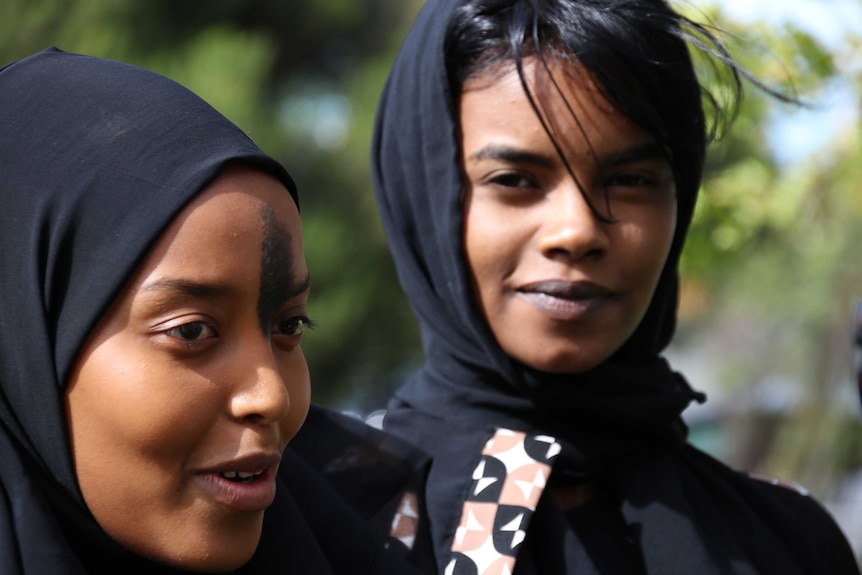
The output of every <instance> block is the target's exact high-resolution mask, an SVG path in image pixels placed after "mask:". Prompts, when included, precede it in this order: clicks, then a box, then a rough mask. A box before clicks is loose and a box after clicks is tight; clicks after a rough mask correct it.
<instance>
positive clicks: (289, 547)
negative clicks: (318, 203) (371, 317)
mask: <svg viewBox="0 0 862 575" xmlns="http://www.w3.org/2000/svg"><path fill="white" fill-rule="evenodd" d="M233 160H235V161H242V162H246V163H249V164H251V165H254V166H256V167H258V168H259V169H261V170H264V171H266V172H268V173H269V174H271V175H273V176H274V177H276V178H277V179H279V180H280V181H281V182H282V183H283V184H284V185H285V187H286V188H287V191H289V193H290V194H291V195H292V196H293V197H294V199H295V198H296V190H295V186H294V184H293V182H292V180H291V178H290V176H289V175H288V174H287V172H286V171H285V170H284V168H283V167H282V166H281V165H280V164H278V163H277V162H275V161H274V160H273V159H271V158H270V157H268V156H267V155H265V154H264V153H263V152H261V151H260V150H259V149H258V148H257V147H256V146H255V145H254V143H253V142H252V141H251V140H250V139H249V138H248V137H247V136H246V135H245V134H244V133H243V132H242V131H241V130H240V129H239V128H237V127H236V126H234V125H233V124H231V123H230V122H229V121H228V120H227V119H225V118H224V117H223V116H222V115H221V114H219V113H218V112H216V111H215V110H214V109H213V108H212V107H210V106H209V105H208V104H206V103H205V102H204V101H202V100H201V99H200V98H198V97H197V96H195V95H194V94H192V93H191V92H189V91H188V90H186V89H185V88H183V87H182V86H180V85H178V84H176V83H175V82H172V81H170V80H168V79H167V78H164V77H162V76H159V75H157V74H154V73H152V72H149V71H146V70H143V69H141V68H137V67H134V66H129V65H126V64H121V63H117V62H111V61H107V60H102V59H98V58H92V57H88V56H82V55H77V54H69V53H65V52H62V51H60V50H56V49H48V50H44V51H42V52H39V53H37V54H34V55H32V56H30V57H28V58H25V59H23V60H20V61H17V62H15V63H12V64H10V65H8V66H6V67H4V68H2V69H0V214H2V225H0V462H2V465H0V573H3V574H19V573H23V574H27V575H33V574H38V575H42V574H49V573H50V574H52V575H66V574H81V573H112V574H113V573H153V574H155V573H168V572H172V571H170V570H168V569H165V568H163V567H161V566H158V565H155V564H153V563H150V562H148V561H146V560H144V559H142V558H140V557H138V556H136V555H133V554H132V553H130V552H128V551H126V550H125V549H124V548H122V547H121V546H119V545H118V544H117V543H116V542H114V541H113V540H112V539H111V538H109V537H108V536H107V535H106V534H105V532H104V531H103V530H102V529H101V528H100V526H99V525H98V523H97V522H96V521H95V520H94V519H93V517H92V515H91V514H90V513H89V510H88V509H87V507H86V505H85V503H84V499H83V497H82V495H81V493H80V489H79V487H78V483H77V480H76V477H75V472H74V466H73V463H72V458H71V451H70V446H69V438H68V434H67V427H66V422H65V417H64V413H63V389H64V387H65V385H66V380H67V377H68V375H69V371H70V369H71V365H72V362H73V360H74V358H75V356H76V354H77V353H78V350H79V348H80V347H81V346H82V344H83V343H84V341H85V339H86V337H87V335H88V334H89V332H90V331H91V329H92V328H93V326H94V325H95V323H96V322H97V321H98V319H99V318H100V317H101V316H102V314H103V313H104V312H105V310H106V309H107V307H108V306H109V304H110V303H111V301H112V300H113V298H114V297H115V295H116V294H117V293H118V292H119V291H120V289H121V288H122V286H123V285H124V284H125V282H126V280H127V279H128V278H129V277H130V276H131V274H132V273H133V271H134V270H135V268H136V267H137V264H138V262H139V261H140V260H141V259H142V258H143V257H144V255H145V254H146V253H147V250H148V248H149V246H150V245H151V244H152V243H153V242H154V241H155V240H156V238H157V237H158V236H159V234H160V233H161V231H162V230H163V229H164V228H165V227H166V226H167V225H168V223H169V222H170V221H171V219H172V218H173V217H174V215H175V214H177V213H178V212H179V211H181V210H182V208H183V207H184V205H185V204H186V203H187V202H188V201H189V200H190V199H191V198H192V197H194V196H195V194H197V193H198V192H200V191H201V190H202V189H204V188H205V187H206V186H207V184H208V183H210V182H211V181H212V180H213V179H214V178H215V177H216V176H217V175H218V173H219V172H220V170H221V168H222V166H223V165H224V164H225V163H226V162H228V161H233ZM286 193H288V192H286ZM281 467H282V469H281V471H280V473H281V476H280V477H279V478H278V489H277V496H276V499H275V502H274V503H273V505H272V507H271V508H269V509H268V510H267V511H266V513H265V518H264V527H263V535H262V540H261V543H260V546H259V548H258V552H257V553H256V555H255V556H254V557H253V558H252V560H251V561H250V562H249V563H248V564H247V565H246V566H245V567H244V568H243V569H241V570H240V572H244V573H245V572H248V573H313V574H315V575H320V574H323V575H325V574H329V573H332V574H335V573H405V572H406V571H407V568H406V567H404V566H403V565H402V566H399V565H397V564H393V563H390V559H389V558H388V557H387V556H385V555H382V554H381V550H380V549H381V548H380V546H379V545H377V544H376V543H375V542H374V540H373V539H372V537H371V536H370V534H369V533H368V531H367V527H366V526H365V524H364V523H362V522H361V521H360V520H359V519H358V517H357V516H356V515H355V514H354V513H353V512H352V511H350V510H349V509H348V508H347V507H346V506H345V505H344V504H343V502H341V501H340V500H339V499H337V498H336V497H335V496H334V494H333V492H332V491H331V490H329V489H328V488H327V487H326V486H325V484H324V482H323V481H322V480H320V479H319V477H318V476H317V475H316V474H315V472H314V471H312V470H311V469H310V468H309V467H308V466H306V465H305V464H304V463H302V462H301V461H300V460H298V459H297V458H295V457H294V456H293V455H292V454H291V453H290V452H288V454H287V455H286V457H285V460H284V461H283V463H282V466H281ZM324 520H325V524H324V523H323V521H324Z"/></svg>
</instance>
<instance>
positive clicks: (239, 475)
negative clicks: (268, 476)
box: [219, 471, 263, 483]
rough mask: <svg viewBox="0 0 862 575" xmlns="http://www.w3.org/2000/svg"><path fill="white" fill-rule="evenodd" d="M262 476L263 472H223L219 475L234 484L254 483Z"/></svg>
mask: <svg viewBox="0 0 862 575" xmlns="http://www.w3.org/2000/svg"><path fill="white" fill-rule="evenodd" d="M262 474H263V471H258V472H257V473H246V472H245V471H225V472H224V473H220V474H219V475H221V476H222V477H224V478H225V479H227V480H228V481H233V482H234V483H254V482H255V481H256V480H257V479H258V478H259V477H260V476H261V475H262Z"/></svg>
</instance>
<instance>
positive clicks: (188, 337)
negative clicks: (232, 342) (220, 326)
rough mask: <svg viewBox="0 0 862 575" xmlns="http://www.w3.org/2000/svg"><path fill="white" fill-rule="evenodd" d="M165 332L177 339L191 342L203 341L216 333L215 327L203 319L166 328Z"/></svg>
mask: <svg viewBox="0 0 862 575" xmlns="http://www.w3.org/2000/svg"><path fill="white" fill-rule="evenodd" d="M165 333H166V334H167V335H169V336H171V337H174V338H176V339H179V340H182V341H190V342H197V341H203V340H205V339H209V338H210V337H215V335H216V333H215V329H214V328H213V327H212V326H211V325H209V324H208V323H206V322H203V321H192V322H189V323H184V324H182V325H178V326H177V327H172V328H170V329H168V330H165Z"/></svg>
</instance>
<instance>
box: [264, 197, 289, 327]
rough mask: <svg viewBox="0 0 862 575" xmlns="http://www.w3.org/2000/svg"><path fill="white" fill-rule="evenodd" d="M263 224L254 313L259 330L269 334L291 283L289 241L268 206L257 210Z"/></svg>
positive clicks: (272, 210)
mask: <svg viewBox="0 0 862 575" xmlns="http://www.w3.org/2000/svg"><path fill="white" fill-rule="evenodd" d="M260 219H261V220H262V223H263V238H262V240H261V246H260V247H261V250H260V251H261V254H260V294H259V296H258V301H257V313H258V318H259V319H260V327H261V329H262V330H263V331H264V333H268V332H269V324H270V323H271V321H272V318H273V317H274V316H275V313H276V312H277V311H278V308H279V307H281V305H282V304H283V303H284V298H285V297H286V294H289V293H290V291H291V288H292V286H293V283H294V277H293V255H292V254H291V238H290V234H289V233H287V230H286V229H285V228H284V227H282V226H281V225H279V223H278V218H277V217H276V213H275V210H274V209H273V208H272V206H270V205H263V206H261V208H260Z"/></svg>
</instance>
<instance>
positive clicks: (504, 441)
mask: <svg viewBox="0 0 862 575" xmlns="http://www.w3.org/2000/svg"><path fill="white" fill-rule="evenodd" d="M559 452H560V444H559V443H557V440H556V439H555V438H553V437H551V436H548V435H528V434H526V433H523V432H519V431H512V430H510V429H502V428H501V429H497V431H496V432H495V433H494V436H493V437H492V438H491V439H489V440H488V442H487V443H485V447H484V448H483V449H482V457H481V459H480V461H479V464H478V465H477V466H476V469H475V470H474V471H473V483H472V485H471V487H470V492H469V494H468V496H467V499H466V501H464V506H463V509H462V512H461V522H460V524H459V526H458V529H457V531H456V532H455V538H454V540H453V542H452V555H451V558H450V561H449V564H448V565H447V566H446V569H445V571H444V575H466V574H470V575H504V574H505V575H509V574H511V573H512V570H513V569H514V568H515V560H516V559H517V554H518V550H519V548H520V544H521V542H522V541H523V540H524V537H525V536H526V532H527V525H528V524H529V522H530V519H531V518H532V516H533V512H534V511H535V510H536V505H537V504H538V502H539V497H540V496H541V495H542V491H543V490H544V488H545V484H546V482H547V480H548V477H549V476H550V473H551V465H552V462H553V459H554V458H555V457H556V456H557V454H559Z"/></svg>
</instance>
